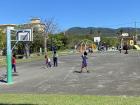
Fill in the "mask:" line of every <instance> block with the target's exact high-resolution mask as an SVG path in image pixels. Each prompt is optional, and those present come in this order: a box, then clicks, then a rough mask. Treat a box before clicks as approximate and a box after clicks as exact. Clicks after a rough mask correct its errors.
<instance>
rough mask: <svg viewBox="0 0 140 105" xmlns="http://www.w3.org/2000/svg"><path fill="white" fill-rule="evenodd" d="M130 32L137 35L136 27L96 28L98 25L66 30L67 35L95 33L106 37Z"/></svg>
mask: <svg viewBox="0 0 140 105" xmlns="http://www.w3.org/2000/svg"><path fill="white" fill-rule="evenodd" d="M121 31H122V32H123V33H129V34H130V35H135V32H136V29H135V28H131V27H123V28H118V29H113V28H96V27H87V28H82V27H72V28H70V29H68V30H67V31H66V34H67V35H93V36H98V35H100V36H105V37H116V36H117V33H120V32H121ZM137 34H139V35H140V28H137Z"/></svg>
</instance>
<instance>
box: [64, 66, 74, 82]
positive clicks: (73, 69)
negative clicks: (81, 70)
mask: <svg viewBox="0 0 140 105" xmlns="http://www.w3.org/2000/svg"><path fill="white" fill-rule="evenodd" d="M71 69H72V70H70V71H69V72H68V74H67V75H66V76H65V77H64V80H66V79H67V78H68V77H69V76H70V74H71V72H72V71H73V70H74V69H75V67H72V68H71Z"/></svg>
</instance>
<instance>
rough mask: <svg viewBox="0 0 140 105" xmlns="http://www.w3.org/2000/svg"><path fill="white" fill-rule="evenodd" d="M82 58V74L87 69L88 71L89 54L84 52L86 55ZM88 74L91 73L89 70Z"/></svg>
mask: <svg viewBox="0 0 140 105" xmlns="http://www.w3.org/2000/svg"><path fill="white" fill-rule="evenodd" d="M81 57H82V66H81V71H80V73H82V72H83V69H84V68H85V69H86V70H87V59H88V58H87V52H86V51H85V52H84V55H82V56H81ZM87 72H88V73H89V71H88V70H87Z"/></svg>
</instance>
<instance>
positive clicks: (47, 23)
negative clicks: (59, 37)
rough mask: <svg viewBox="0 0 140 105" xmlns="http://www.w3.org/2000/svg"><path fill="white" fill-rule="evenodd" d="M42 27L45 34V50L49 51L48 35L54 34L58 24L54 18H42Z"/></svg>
mask: <svg viewBox="0 0 140 105" xmlns="http://www.w3.org/2000/svg"><path fill="white" fill-rule="evenodd" d="M41 27H42V29H43V31H42V32H43V33H42V35H43V36H44V50H45V53H47V39H48V38H49V37H48V35H49V34H52V33H54V32H55V31H56V29H57V24H56V23H55V21H54V19H53V18H50V19H45V20H42V22H41Z"/></svg>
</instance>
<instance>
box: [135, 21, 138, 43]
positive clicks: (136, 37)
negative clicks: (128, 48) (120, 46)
mask: <svg viewBox="0 0 140 105" xmlns="http://www.w3.org/2000/svg"><path fill="white" fill-rule="evenodd" d="M137 39H138V35H137V22H136V21H135V44H137Z"/></svg>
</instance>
